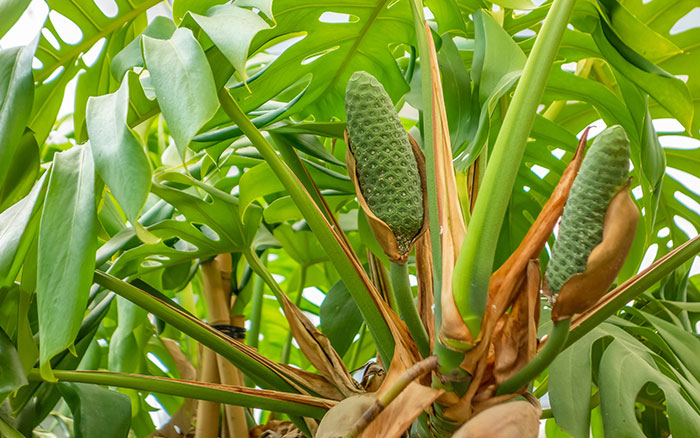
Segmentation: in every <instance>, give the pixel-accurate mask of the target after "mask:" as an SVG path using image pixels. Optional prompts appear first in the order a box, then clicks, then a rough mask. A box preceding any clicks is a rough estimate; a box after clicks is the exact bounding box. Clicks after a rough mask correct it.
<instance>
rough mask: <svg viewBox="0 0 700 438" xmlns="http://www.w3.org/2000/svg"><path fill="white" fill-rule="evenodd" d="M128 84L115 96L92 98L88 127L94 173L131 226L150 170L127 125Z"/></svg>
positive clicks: (143, 198)
mask: <svg viewBox="0 0 700 438" xmlns="http://www.w3.org/2000/svg"><path fill="white" fill-rule="evenodd" d="M128 110H129V83H128V78H124V80H123V81H122V85H121V87H119V90H118V91H117V92H116V93H113V94H108V95H105V96H100V97H93V98H90V100H89V101H88V106H87V127H88V133H89V134H90V149H91V150H92V156H93V159H94V161H95V169H96V170H97V172H98V173H99V174H100V176H101V177H102V180H103V181H104V182H105V184H107V187H109V190H110V191H111V192H112V194H113V195H114V198H115V199H116V200H117V202H118V203H119V205H120V206H121V207H122V210H123V211H124V214H125V215H126V218H127V219H128V220H129V221H131V222H132V223H134V222H136V219H137V218H138V216H139V213H140V212H141V209H142V208H143V206H144V204H145V203H146V198H147V197H148V192H149V190H150V188H151V167H150V165H149V163H148V157H146V153H145V152H144V149H143V146H142V145H141V142H139V140H138V138H137V137H136V135H135V134H134V133H133V132H132V131H131V129H130V128H129V126H128V125H127V112H128Z"/></svg>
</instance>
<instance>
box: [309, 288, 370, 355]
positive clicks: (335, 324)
mask: <svg viewBox="0 0 700 438" xmlns="http://www.w3.org/2000/svg"><path fill="white" fill-rule="evenodd" d="M319 316H320V317H321V330H322V331H323V333H324V334H325V335H326V336H328V339H329V340H330V341H331V345H333V348H334V349H335V351H337V352H338V354H339V355H341V356H342V355H344V354H345V352H346V351H347V350H348V347H350V345H351V344H352V341H353V339H354V338H355V335H356V334H357V331H358V330H359V329H360V326H361V325H362V314H361V313H360V310H359V309H358V308H357V305H356V304H355V301H354V300H353V299H352V296H351V295H350V292H349V291H348V288H347V287H345V283H343V282H342V280H340V281H338V282H337V283H336V284H335V285H334V286H333V287H332V288H331V289H330V290H329V291H328V294H326V299H324V300H323V303H322V304H321V309H320V312H319Z"/></svg>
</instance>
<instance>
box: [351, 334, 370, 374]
mask: <svg viewBox="0 0 700 438" xmlns="http://www.w3.org/2000/svg"><path fill="white" fill-rule="evenodd" d="M365 333H367V326H366V325H365V324H364V323H363V324H362V326H361V327H360V338H359V339H358V340H357V343H356V344H355V350H353V352H352V359H350V369H351V370H355V369H357V367H358V363H357V359H359V357H360V352H361V351H362V344H363V343H364V341H365Z"/></svg>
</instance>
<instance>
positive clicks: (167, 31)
mask: <svg viewBox="0 0 700 438" xmlns="http://www.w3.org/2000/svg"><path fill="white" fill-rule="evenodd" d="M175 29H177V27H176V26H175V23H173V21H172V20H170V19H168V18H167V17H163V16H158V17H155V18H154V19H153V21H151V22H150V23H148V27H146V29H145V30H144V31H143V33H142V34H141V35H139V36H138V37H137V38H135V39H134V40H133V41H131V42H130V43H129V44H127V45H126V47H124V48H123V49H121V50H120V51H119V53H117V55H116V56H115V57H114V59H113V60H112V65H111V69H112V75H113V76H114V77H115V78H117V79H118V80H121V79H122V78H123V77H124V75H125V74H126V72H127V71H129V70H131V69H132V68H134V67H143V54H142V53H141V40H142V39H143V36H144V35H145V36H148V37H151V38H157V39H159V40H167V39H170V37H171V36H173V33H175Z"/></svg>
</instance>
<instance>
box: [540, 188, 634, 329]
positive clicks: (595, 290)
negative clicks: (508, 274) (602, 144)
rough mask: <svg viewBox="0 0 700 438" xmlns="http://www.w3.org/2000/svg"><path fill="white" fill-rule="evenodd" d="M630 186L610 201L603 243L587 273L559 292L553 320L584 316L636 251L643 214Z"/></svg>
mask: <svg viewBox="0 0 700 438" xmlns="http://www.w3.org/2000/svg"><path fill="white" fill-rule="evenodd" d="M629 188H630V183H629V182H628V183H627V185H625V186H624V187H623V188H621V189H620V190H619V191H618V192H617V193H616V194H615V196H614V197H613V199H612V201H610V205H609V206H608V210H607V212H606V213H605V222H604V225H603V241H602V242H600V244H598V246H596V247H595V248H593V251H591V254H590V255H589V256H588V261H587V263H586V270H585V271H584V272H581V273H579V274H576V275H574V276H573V277H571V278H570V279H569V280H568V281H567V282H566V283H564V285H563V286H562V287H561V289H560V291H559V295H557V298H556V302H555V304H554V308H553V309H552V320H553V321H555V322H556V321H559V320H562V319H565V318H569V317H571V316H573V315H574V314H575V313H581V312H584V311H585V310H587V309H588V308H589V307H591V306H592V305H594V304H595V303H596V302H597V301H598V300H599V299H600V298H602V297H603V295H605V293H606V292H607V290H608V288H609V287H610V285H611V284H612V283H613V281H615V277H617V273H618V272H620V269H621V268H622V265H623V264H624V263H625V259H626V258H627V254H628V253H629V250H630V248H631V247H632V241H633V240H634V233H635V231H636V229H637V221H638V218H639V211H638V210H637V206H636V205H635V204H634V202H633V201H632V198H631V197H630V194H629Z"/></svg>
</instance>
